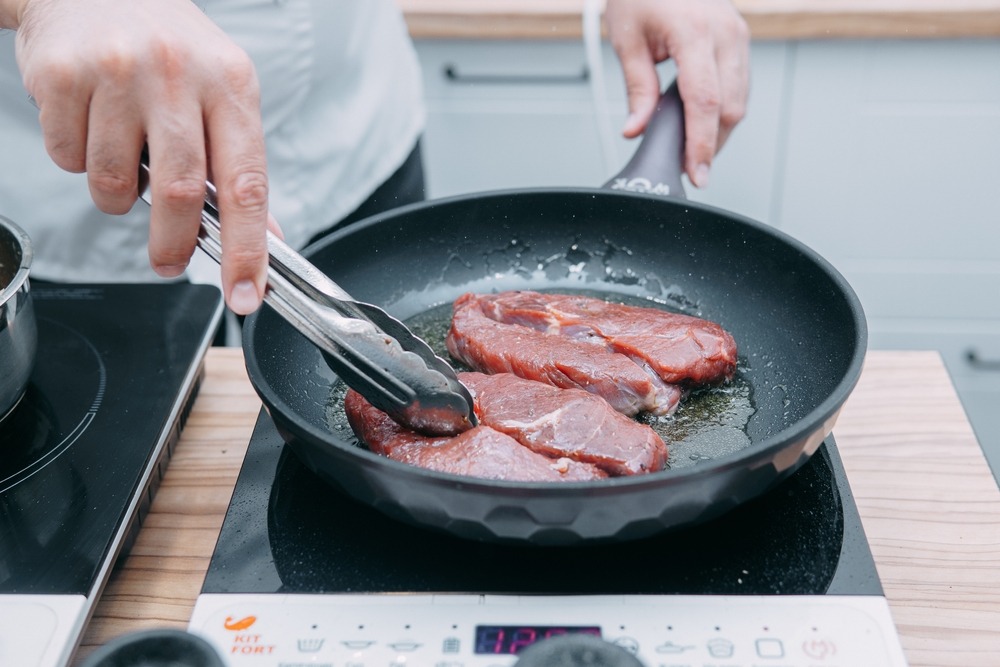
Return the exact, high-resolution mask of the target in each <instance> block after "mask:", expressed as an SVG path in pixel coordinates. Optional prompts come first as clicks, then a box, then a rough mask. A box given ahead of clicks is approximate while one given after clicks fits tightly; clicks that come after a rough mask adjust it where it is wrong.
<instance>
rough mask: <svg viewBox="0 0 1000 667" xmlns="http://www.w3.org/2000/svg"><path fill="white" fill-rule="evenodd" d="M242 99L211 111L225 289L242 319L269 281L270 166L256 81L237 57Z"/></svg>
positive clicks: (233, 72) (232, 73)
mask: <svg viewBox="0 0 1000 667" xmlns="http://www.w3.org/2000/svg"><path fill="white" fill-rule="evenodd" d="M224 70H225V77H226V80H227V81H229V82H230V83H231V84H233V83H235V85H234V90H236V91H238V93H239V96H238V97H236V98H233V99H228V98H227V99H225V100H224V101H223V102H222V103H221V104H218V105H213V106H209V107H207V108H206V111H207V114H208V115H207V118H206V129H207V131H208V136H209V142H210V146H209V154H210V155H211V164H210V167H211V172H212V177H213V180H214V182H215V186H216V192H217V197H218V205H219V215H220V216H221V222H222V248H223V257H222V289H223V292H224V293H225V294H226V295H227V302H228V303H229V307H230V308H231V309H232V310H233V312H235V313H236V314H238V315H245V314H249V313H251V312H253V311H254V310H256V309H257V308H258V307H259V306H260V304H261V302H262V299H263V296H264V288H265V284H266V280H267V238H266V233H265V232H266V230H267V229H268V226H269V224H270V221H271V220H273V218H271V217H270V216H269V214H268V181H267V164H266V161H265V157H264V155H265V151H264V131H263V127H262V125H261V120H260V113H259V108H260V101H259V95H260V93H259V90H258V87H257V78H256V74H255V73H254V70H253V66H252V64H251V63H250V61H249V59H244V58H242V57H240V56H239V54H234V57H233V59H232V60H231V61H230V62H229V63H228V66H227V67H225V68H224Z"/></svg>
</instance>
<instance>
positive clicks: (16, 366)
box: [0, 216, 38, 421]
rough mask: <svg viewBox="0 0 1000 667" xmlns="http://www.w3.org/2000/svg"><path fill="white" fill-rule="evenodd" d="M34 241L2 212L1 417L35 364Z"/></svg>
mask: <svg viewBox="0 0 1000 667" xmlns="http://www.w3.org/2000/svg"><path fill="white" fill-rule="evenodd" d="M31 258H32V252H31V241H30V240H29V239H28V235H27V234H26V233H25V232H24V230H22V229H21V228H20V227H18V226H17V225H15V224H14V223H13V222H12V221H10V220H8V219H7V218H5V217H3V216H0V421H2V420H3V419H4V417H6V416H7V415H8V414H9V413H10V412H11V411H12V410H13V409H14V407H15V406H16V405H17V404H18V402H19V401H20V400H21V397H22V396H24V392H25V390H26V389H27V387H28V380H29V378H30V377H31V369H32V368H33V367H34V364H35V353H36V348H37V346H38V329H37V323H36V321H35V309H34V306H33V304H32V300H31V292H30V286H29V283H28V271H29V269H30V268H31Z"/></svg>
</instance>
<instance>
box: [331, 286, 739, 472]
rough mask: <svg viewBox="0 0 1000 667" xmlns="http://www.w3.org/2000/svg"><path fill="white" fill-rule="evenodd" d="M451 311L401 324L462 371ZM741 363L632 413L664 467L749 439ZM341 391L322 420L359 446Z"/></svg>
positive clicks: (337, 387) (728, 450)
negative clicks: (664, 404)
mask: <svg viewBox="0 0 1000 667" xmlns="http://www.w3.org/2000/svg"><path fill="white" fill-rule="evenodd" d="M540 291H548V290H540ZM558 292H560V293H573V294H582V295H584V296H592V297H597V298H601V299H605V300H607V301H614V302H618V303H623V304H626V305H630V306H639V307H645V308H651V307H655V308H661V309H663V310H669V311H672V312H681V311H678V310H676V309H673V308H669V307H667V306H665V305H663V304H659V303H656V302H653V301H650V300H648V299H643V298H640V297H629V296H627V295H623V294H613V295H612V294H608V293H604V292H599V291H594V290H562V289H561V290H558ZM451 315H452V305H451V304H450V303H446V304H442V305H440V306H437V307H435V308H431V309H429V310H426V311H424V312H422V313H419V314H417V315H415V316H413V317H411V318H408V319H407V320H406V321H405V324H406V326H407V327H409V329H410V330H411V331H412V332H413V333H414V334H415V335H417V336H419V337H420V338H422V339H424V340H425V341H426V342H427V343H428V345H430V346H431V348H432V349H433V350H434V352H435V353H436V354H438V355H439V356H440V357H441V358H443V359H447V360H448V361H449V363H451V364H452V365H453V366H454V368H455V370H457V371H460V372H461V371H467V370H470V369H469V368H468V367H466V366H464V365H463V364H461V363H459V362H456V361H455V360H454V359H452V358H451V357H450V355H449V354H448V350H447V348H446V347H445V338H446V336H447V334H448V328H449V326H450V324H451ZM738 344H739V341H737V345H738ZM744 365H745V362H744V360H743V358H742V357H740V359H739V362H738V365H737V370H736V375H735V376H734V377H733V379H732V380H730V381H729V382H728V383H726V384H725V385H723V386H720V387H710V388H704V389H698V390H695V391H692V392H691V393H690V394H688V395H687V396H686V397H685V398H684V400H682V401H681V404H680V406H679V407H678V408H677V411H676V412H675V413H674V414H672V415H669V416H664V417H657V416H655V415H651V414H640V415H638V416H637V417H636V418H637V419H638V421H640V422H642V423H644V424H647V425H649V426H650V427H651V428H652V429H653V430H654V431H656V432H657V433H658V434H659V436H660V437H661V438H663V441H664V442H665V443H666V444H667V448H668V450H669V452H670V458H669V460H668V462H667V468H668V469H672V470H677V469H680V468H685V467H688V466H693V465H697V464H698V463H701V462H705V461H712V460H714V459H717V458H721V457H723V456H727V455H730V454H733V453H735V452H738V451H740V450H742V449H744V448H746V447H749V446H750V444H751V441H750V437H749V436H748V435H747V432H746V428H747V424H748V423H749V421H750V417H751V416H753V414H754V412H756V407H755V406H754V402H753V393H752V391H751V386H750V383H749V382H748V381H747V380H746V378H745V377H744V374H743V370H744V367H745V366H744ZM346 392H347V387H346V385H345V384H344V383H343V382H337V383H335V384H334V385H333V386H332V387H331V391H330V397H329V399H328V401H327V405H326V408H327V409H326V420H327V425H328V426H329V428H330V429H331V430H332V431H334V432H336V433H339V434H342V435H344V436H345V437H346V439H348V440H350V441H351V442H354V443H356V444H357V446H359V447H364V445H363V443H361V442H359V441H358V440H357V438H355V437H354V435H353V431H352V429H351V426H350V424H349V423H348V421H347V415H346V413H345V412H344V395H345V394H346Z"/></svg>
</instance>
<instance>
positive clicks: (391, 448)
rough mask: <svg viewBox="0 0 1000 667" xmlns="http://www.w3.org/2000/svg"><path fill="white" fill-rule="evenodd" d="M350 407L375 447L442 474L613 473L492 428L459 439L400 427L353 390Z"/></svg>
mask: <svg viewBox="0 0 1000 667" xmlns="http://www.w3.org/2000/svg"><path fill="white" fill-rule="evenodd" d="M344 409H345V410H346V411H347V418H348V421H350V423H351V428H353V429H354V433H355V435H357V436H358V438H360V439H361V440H362V441H363V442H364V443H365V444H367V445H368V447H369V449H371V450H372V451H373V452H375V453H377V454H381V455H383V456H387V457H389V458H391V459H394V460H396V461H401V462H403V463H409V464H411V465H415V466H419V467H422V468H428V469H430V470H437V471H439V472H446V473H453V474H456V475H468V476H472V477H484V478H488V479H504V480H510V481H522V482H553V481H586V480H593V479H603V478H605V477H607V473H605V472H604V471H602V470H600V469H599V468H597V467H595V466H593V465H590V464H587V463H577V462H575V461H572V460H570V459H569V458H565V457H564V458H558V459H556V458H549V457H548V456H544V455H542V454H537V453H535V452H533V451H531V450H530V449H528V448H527V447H525V446H523V445H521V444H520V443H519V442H517V441H516V440H514V438H512V437H510V436H509V435H506V434H504V433H501V432H499V431H496V430H494V429H492V428H490V427H489V426H483V425H480V426H477V427H475V428H473V429H470V430H468V431H465V432H463V433H460V434H458V435H457V436H454V437H450V438H449V437H433V436H425V435H421V434H419V433H416V432H414V431H410V430H409V429H407V428H405V427H403V426H400V425H399V424H397V423H396V422H394V421H393V420H392V418H391V417H389V415H387V414H386V413H384V412H382V411H381V410H379V409H378V408H376V407H374V406H373V405H372V404H371V403H369V402H368V401H367V400H365V398H364V397H363V396H361V394H359V393H357V392H356V391H354V390H353V389H352V390H350V391H348V392H347V396H346V397H345V398H344Z"/></svg>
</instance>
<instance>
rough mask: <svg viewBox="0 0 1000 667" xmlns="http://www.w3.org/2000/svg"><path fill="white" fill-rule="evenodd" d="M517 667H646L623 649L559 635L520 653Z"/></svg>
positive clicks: (580, 636)
mask: <svg viewBox="0 0 1000 667" xmlns="http://www.w3.org/2000/svg"><path fill="white" fill-rule="evenodd" d="M514 667H644V665H643V664H642V663H641V662H640V661H639V659H638V658H636V657H635V656H634V655H632V654H631V653H629V652H628V651H626V650H625V649H623V648H622V647H621V646H615V645H614V644H610V643H608V642H606V641H604V640H603V639H600V638H599V637H595V636H593V635H587V634H582V633H579V634H570V635H560V636H557V637H552V638H550V639H545V640H542V641H540V642H538V643H537V644H532V645H531V646H529V647H528V648H526V649H524V650H523V651H521V653H520V654H519V655H518V659H517V662H516V663H515V664H514Z"/></svg>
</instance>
